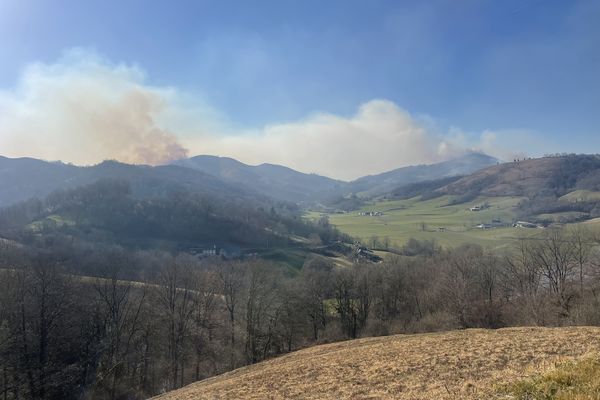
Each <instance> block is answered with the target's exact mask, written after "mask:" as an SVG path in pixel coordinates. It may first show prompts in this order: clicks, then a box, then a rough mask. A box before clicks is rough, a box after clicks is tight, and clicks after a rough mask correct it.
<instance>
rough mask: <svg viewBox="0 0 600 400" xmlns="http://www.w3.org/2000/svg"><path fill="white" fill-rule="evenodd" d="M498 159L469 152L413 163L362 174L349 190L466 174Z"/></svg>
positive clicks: (368, 191)
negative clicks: (446, 159) (431, 161)
mask: <svg viewBox="0 0 600 400" xmlns="http://www.w3.org/2000/svg"><path fill="white" fill-rule="evenodd" d="M499 162H500V160H498V159H496V158H494V157H491V156H488V155H486V154H482V153H469V154H466V155H464V156H462V157H458V158H456V159H453V160H449V161H444V162H440V163H437V164H430V165H414V166H409V167H403V168H398V169H395V170H392V171H388V172H384V173H382V174H377V175H369V176H365V177H362V178H359V179H357V180H355V181H353V182H351V183H350V190H351V191H352V192H354V193H362V194H363V195H366V196H377V195H381V194H385V193H388V192H390V191H392V190H394V189H395V188H397V187H400V186H404V185H408V184H411V183H416V182H422V181H431V180H437V179H442V178H448V177H453V176H459V175H468V174H471V173H473V172H475V171H478V170H481V169H482V168H486V167H489V166H490V165H496V164H498V163H499Z"/></svg>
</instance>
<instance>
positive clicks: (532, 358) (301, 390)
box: [157, 327, 600, 400]
mask: <svg viewBox="0 0 600 400" xmlns="http://www.w3.org/2000/svg"><path fill="white" fill-rule="evenodd" d="M598 351H600V328H595V327H594V328H592V327H571V328H507V329H499V330H482V329H471V330H464V331H452V332H445V333H433V334H417V335H395V336H389V337H379V338H368V339H359V340H353V341H347V342H342V343H335V344H328V345H322V346H316V347H312V348H308V349H305V350H301V351H298V352H295V353H291V354H288V355H286V356H282V357H279V358H276V359H273V360H270V361H266V362H262V363H259V364H256V365H253V366H249V367H245V368H240V369H238V370H235V371H233V372H230V373H226V374H223V375H221V376H217V377H214V378H210V379H207V380H205V381H200V382H197V383H194V384H191V385H189V386H187V387H184V388H182V389H179V390H176V391H173V392H170V393H166V394H164V395H161V396H158V397H157V399H161V400H192V399H217V398H235V399H265V398H270V399H294V398H295V399H300V398H302V399H350V398H354V399H356V398H364V399H366V398H376V399H436V400H437V399H457V398H461V399H481V398H486V399H490V398H494V394H493V393H494V392H495V386H496V385H498V384H502V383H508V382H512V381H515V380H518V379H520V378H522V377H524V376H527V375H528V374H531V373H534V372H536V370H540V369H541V368H543V367H544V366H548V365H552V363H554V362H556V361H557V360H565V359H575V358H579V357H581V356H583V355H585V354H588V353H590V352H598Z"/></svg>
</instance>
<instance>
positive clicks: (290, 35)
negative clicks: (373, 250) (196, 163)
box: [0, 0, 600, 174]
mask: <svg viewBox="0 0 600 400" xmlns="http://www.w3.org/2000/svg"><path fill="white" fill-rule="evenodd" d="M598 21H600V2H598V1H595V0H590V1H562V0H529V1H527V0H521V1H483V0H480V1H475V0H474V1H430V2H429V1H428V2H415V1H407V2H402V1H376V0H372V1H351V0H346V1H311V0H305V1H284V0H280V1H236V2H233V1H178V2H167V1H152V2H149V1H119V2H116V1H115V2H109V1H105V0H103V1H96V0H91V1H84V2H83V1H46V0H40V1H35V2H34V1H30V0H0V60H1V62H0V90H3V91H4V92H9V93H13V95H14V92H18V91H19V89H18V87H19V85H22V80H23V78H22V77H23V71H24V70H27V68H28V67H29V66H31V65H32V63H35V62H37V63H41V64H44V65H47V66H50V65H53V64H55V63H57V62H61V61H59V60H64V54H65V52H69V51H70V50H71V49H74V48H84V49H86V51H87V52H88V53H90V54H94V57H96V56H98V57H100V58H102V60H103V61H102V63H104V64H106V65H112V66H113V67H115V66H117V65H126V66H128V67H131V68H136V69H138V70H139V71H141V75H143V77H142V78H139V79H138V83H140V84H143V85H145V86H149V87H152V88H161V89H167V88H172V89H174V90H176V91H177V92H178V93H180V94H181V95H182V96H183V95H184V96H183V97H185V98H186V99H187V100H186V102H187V103H188V109H193V108H194V107H197V105H198V104H202V107H204V108H208V109H210V110H211V113H212V114H214V115H218V118H217V120H218V121H219V122H218V124H217V123H214V124H212V125H211V126H213V125H215V124H217V125H220V126H226V128H223V129H221V132H219V135H227V134H230V135H246V136H247V135H248V134H250V133H248V132H253V134H255V135H262V136H264V135H265V129H266V128H265V127H269V126H272V125H278V124H280V125H281V124H284V125H285V124H289V123H292V122H298V121H304V122H305V121H306V119H307V118H308V119H310V118H312V116H314V115H320V114H322V113H325V114H327V115H330V116H336V117H340V118H347V119H352V118H354V117H356V116H357V115H358V114H360V111H358V110H359V109H360V107H361V105H364V104H368V103H369V102H371V101H373V100H377V99H379V100H385V101H389V102H391V103H393V105H394V106H397V107H398V108H400V109H401V110H402V111H406V112H408V113H410V116H411V118H413V119H414V120H415V121H418V124H419V126H421V127H424V129H426V130H427V131H428V132H429V133H428V134H429V135H433V136H436V137H443V138H447V137H452V138H454V139H452V140H454V142H453V145H454V146H455V147H456V146H463V147H473V148H479V147H480V148H482V149H484V150H485V146H483V145H482V144H481V142H482V140H483V139H482V136H485V134H486V132H487V134H490V132H492V133H493V134H494V136H495V140H497V141H498V143H500V144H501V146H503V147H504V148H506V149H507V150H512V151H514V152H515V153H519V152H522V153H526V154H532V155H538V154H539V153H540V152H542V151H543V152H546V151H548V152H550V151H552V152H554V151H556V152H562V151H574V152H598V151H600V150H599V149H600V139H599V137H600V132H599V129H598V128H599V127H600V113H599V112H598V109H599V108H600V107H599V106H600V77H599V74H600V72H599V71H600V24H598V23H597V22H598ZM182 96H180V97H182ZM13 97H18V96H16V95H14V96H13ZM190 102H192V103H195V104H196V106H193V107H190V106H189V103H190ZM1 111H2V110H1V109H0V112H1ZM5 112H8V111H6V109H5ZM175 125H177V124H175ZM168 128H169V131H173V130H174V129H175V128H173V127H172V126H170V127H168ZM187 131H188V133H185V134H182V135H183V136H184V137H185V138H186V139H185V140H188V139H189V137H190V136H193V129H189V128H187ZM232 132H237V133H232ZM239 132H243V134H242V133H239ZM257 132H258V133H257ZM456 132H459V134H458V136H460V138H459V139H456V136H457V135H456ZM174 134H176V135H179V132H174ZM281 134H282V135H285V133H281ZM511 142H515V146H516V147H519V148H514V149H511V148H510V147H511V146H510V143H511ZM0 143H1V142H0ZM438 144H439V143H438ZM186 145H188V144H187V143H186ZM188 147H191V150H190V151H192V152H195V151H196V149H195V148H194V146H189V145H188ZM199 147H200V149H201V148H202V146H201V145H199ZM523 147H524V148H523ZM207 148H208V149H212V148H213V147H211V146H208V147H207ZM219 149H220V148H219ZM226 150H227V149H226V148H225V149H224V150H219V152H222V153H223V155H233V156H238V157H239V158H244V157H243V156H239V154H238V153H239V152H238V153H235V152H234V153H232V154H226V153H227V151H226ZM0 153H2V151H1V149H0ZM261 157H262V158H265V160H264V161H270V158H269V156H268V155H258V154H257V155H255V157H254V158H252V157H250V159H248V161H249V162H259V161H261V160H259V158H261ZM436 160H437V159H435V157H434V158H432V157H429V158H428V157H424V158H423V161H424V162H428V161H436ZM276 161H279V160H276ZM416 161H419V160H416ZM305 162H306V163H309V162H310V160H308V159H306V161H305ZM391 162H392V161H390V163H391ZM408 162H415V160H412V159H411V160H407V161H406V162H404V160H398V163H397V164H398V165H402V164H405V163H408ZM295 163H296V164H298V165H300V164H301V160H300V161H296V162H295ZM298 165H295V166H296V167H298ZM390 165H391V164H390ZM384 167H387V164H386V165H385V166H384V165H382V166H381V168H384ZM300 169H302V168H300ZM303 169H304V170H310V167H308V166H307V167H305V168H303ZM315 171H317V172H327V173H329V174H335V172H332V171H333V170H330V171H325V170H323V171H321V170H320V169H319V168H316V169H315ZM366 172H373V171H366ZM356 173H357V174H358V171H357V172H356Z"/></svg>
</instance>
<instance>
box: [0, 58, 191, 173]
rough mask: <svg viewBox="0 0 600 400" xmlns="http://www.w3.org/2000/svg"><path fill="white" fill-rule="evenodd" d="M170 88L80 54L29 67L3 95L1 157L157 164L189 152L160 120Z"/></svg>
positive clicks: (132, 70) (128, 68)
mask: <svg viewBox="0 0 600 400" xmlns="http://www.w3.org/2000/svg"><path fill="white" fill-rule="evenodd" d="M168 98H169V91H168V90H164V89H157V88H153V87H150V86H148V85H144V84H143V74H142V72H141V71H140V70H139V69H137V68H136V67H131V66H125V65H113V64H110V63H109V62H108V61H106V60H103V59H101V58H100V57H98V56H96V55H94V54H90V53H89V52H83V51H77V50H76V51H71V52H70V53H68V54H67V55H65V56H64V57H63V59H62V60H61V61H60V62H58V63H55V64H50V65H48V64H41V63H36V64H32V65H30V66H28V67H27V68H26V70H25V71H24V73H23V74H22V76H21V78H20V81H19V83H18V85H17V86H16V87H15V88H14V89H13V90H10V91H5V92H0V149H1V150H0V153H2V154H3V155H11V156H34V157H39V158H43V159H49V160H58V159H60V160H64V161H69V162H73V163H77V164H90V163H96V162H100V161H102V160H105V159H116V160H119V161H123V162H127V163H143V164H152V165H156V164H162V163H166V162H169V161H171V160H175V159H178V158H182V157H185V156H186V155H187V150H186V149H185V148H184V147H183V146H182V145H181V144H180V143H179V142H178V140H177V138H176V137H175V135H174V134H173V133H171V132H170V131H169V130H168V129H166V128H164V127H161V126H158V125H157V123H156V118H157V116H159V115H160V113H161V112H163V111H164V109H165V108H166V107H167V106H168V104H167V99H168Z"/></svg>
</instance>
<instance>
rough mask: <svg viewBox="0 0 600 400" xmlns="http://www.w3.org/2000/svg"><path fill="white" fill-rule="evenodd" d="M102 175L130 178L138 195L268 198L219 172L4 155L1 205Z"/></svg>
mask: <svg viewBox="0 0 600 400" xmlns="http://www.w3.org/2000/svg"><path fill="white" fill-rule="evenodd" d="M99 179H119V180H127V181H128V182H130V183H131V186H132V190H133V193H134V194H135V195H142V196H145V195H164V194H166V193H169V192H173V191H190V192H195V193H202V194H214V195H217V196H235V197H244V198H246V199H251V198H263V199H264V198H266V196H264V195H262V194H258V192H257V191H254V190H252V189H250V188H246V187H240V186H239V185H233V184H229V183H227V182H224V181H223V180H222V179H219V178H217V177H215V176H212V175H209V174H206V173H203V172H200V171H195V170H192V169H189V168H183V167H178V166H174V165H169V166H158V167H150V166H146V165H129V164H123V163H120V162H116V161H104V162H102V163H100V164H98V165H94V166H89V167H78V166H74V165H70V164H63V163H60V162H46V161H41V160H36V159H33V158H14V159H11V158H6V157H0V182H2V186H3V187H2V191H1V192H0V207H3V206H8V205H11V204H15V203H18V202H19V201H23V200H28V199H30V198H33V197H38V198H43V197H45V196H47V195H48V194H50V193H51V192H53V191H55V190H59V189H72V188H76V187H78V186H82V185H87V184H91V183H94V182H96V181H97V180H99Z"/></svg>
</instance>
